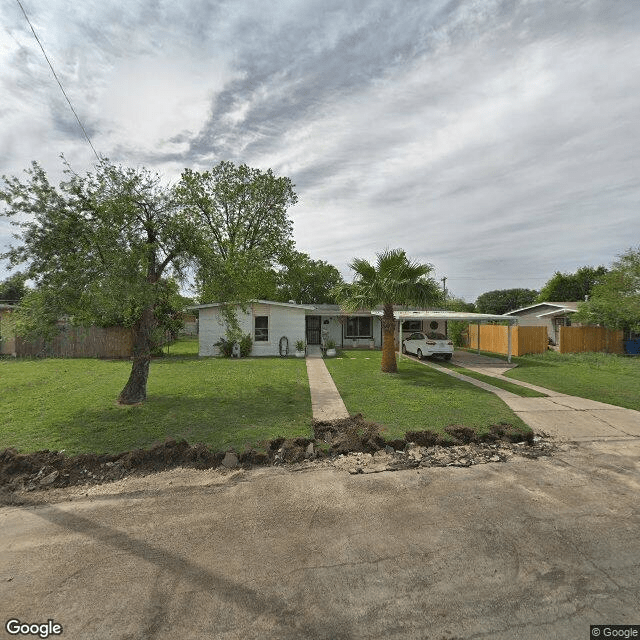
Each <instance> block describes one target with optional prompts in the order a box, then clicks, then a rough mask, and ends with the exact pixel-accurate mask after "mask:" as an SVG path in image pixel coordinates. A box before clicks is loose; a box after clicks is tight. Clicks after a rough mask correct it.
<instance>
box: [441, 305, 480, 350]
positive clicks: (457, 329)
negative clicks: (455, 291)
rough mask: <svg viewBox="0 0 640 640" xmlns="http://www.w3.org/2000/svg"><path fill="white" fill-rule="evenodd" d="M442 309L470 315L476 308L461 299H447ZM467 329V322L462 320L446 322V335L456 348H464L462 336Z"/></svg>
mask: <svg viewBox="0 0 640 640" xmlns="http://www.w3.org/2000/svg"><path fill="white" fill-rule="evenodd" d="M444 308H445V309H447V310H448V311H468V312H470V313H473V312H475V310H476V306H475V304H473V302H466V301H465V300H462V298H455V297H453V298H447V300H446V301H445V304H444ZM468 327H469V323H468V322H464V321H462V320H448V321H447V335H448V337H449V338H451V340H452V341H453V344H454V345H455V346H456V347H463V346H465V341H464V337H463V334H464V333H465V332H466V330H467V328H468Z"/></svg>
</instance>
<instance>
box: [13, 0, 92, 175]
mask: <svg viewBox="0 0 640 640" xmlns="http://www.w3.org/2000/svg"><path fill="white" fill-rule="evenodd" d="M16 2H17V3H18V5H19V6H20V9H22V13H23V14H24V17H25V20H26V21H27V23H28V24H29V27H30V28H31V32H32V33H33V37H34V38H35V39H36V42H37V43H38V44H39V45H40V49H42V54H43V55H44V58H45V60H46V61H47V63H48V64H49V68H50V69H51V73H53V77H54V78H55V79H56V82H57V83H58V86H59V87H60V91H62V95H63V96H64V97H65V98H66V100H67V102H68V103H69V107H70V108H71V111H73V115H74V116H75V117H76V120H77V121H78V124H79V125H80V128H81V129H82V133H84V137H85V138H86V139H87V142H88V143H89V146H90V147H91V150H92V151H93V154H94V155H95V157H96V158H97V159H98V162H99V163H102V162H103V160H102V158H100V156H99V155H98V152H97V151H96V150H95V148H94V146H93V144H92V143H91V139H90V138H89V134H88V133H87V132H86V130H85V128H84V127H83V126H82V122H80V118H79V117H78V114H77V113H76V110H75V109H74V108H73V105H72V104H71V100H69V96H68V95H67V92H66V91H65V90H64V87H63V86H62V82H60V79H59V78H58V75H57V74H56V71H55V69H54V68H53V65H52V64H51V61H50V60H49V57H48V56H47V52H46V51H45V50H44V47H43V46H42V42H40V38H38V35H37V34H36V31H35V29H34V28H33V25H32V24H31V20H29V16H28V15H27V12H26V11H25V10H24V7H23V6H22V3H21V2H20V0H16Z"/></svg>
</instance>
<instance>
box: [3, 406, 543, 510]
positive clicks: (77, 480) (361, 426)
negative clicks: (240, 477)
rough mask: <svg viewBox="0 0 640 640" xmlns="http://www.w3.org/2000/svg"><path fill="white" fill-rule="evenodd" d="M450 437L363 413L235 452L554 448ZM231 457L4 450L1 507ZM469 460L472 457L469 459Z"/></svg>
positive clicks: (457, 432)
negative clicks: (399, 427)
mask: <svg viewBox="0 0 640 640" xmlns="http://www.w3.org/2000/svg"><path fill="white" fill-rule="evenodd" d="M445 431H446V436H442V435H441V434H437V433H434V432H432V431H428V430H426V431H410V432H407V434H406V435H405V438H404V439H399V440H392V441H386V440H385V439H384V438H383V437H382V435H381V432H382V427H381V426H380V425H378V424H376V423H374V422H368V421H366V420H365V419H364V418H363V417H362V415H361V414H357V415H353V416H350V417H349V418H344V419H341V420H333V421H314V422H313V432H314V439H310V438H302V437H298V438H291V439H286V438H277V439H275V440H272V441H270V442H268V443H266V445H265V448H264V450H258V449H253V448H247V449H245V450H244V451H242V452H240V453H237V452H233V453H234V456H235V458H236V460H234V463H233V464H234V465H235V464H236V463H237V466H240V467H243V468H245V469H247V468H251V467H253V466H257V465H271V464H273V465H277V464H292V463H299V462H303V461H309V460H316V459H319V458H331V459H336V458H338V457H341V456H342V457H344V456H345V455H349V454H352V453H360V454H363V455H368V456H370V457H371V456H373V455H374V454H379V453H381V452H382V453H385V454H387V456H392V458H393V460H387V461H386V463H388V464H387V465H386V467H385V468H390V469H391V468H405V467H406V466H407V465H409V466H415V465H414V463H415V460H416V457H417V454H416V447H419V448H422V449H421V451H422V453H421V455H420V461H422V460H426V459H432V460H433V461H434V462H435V463H436V464H439V463H438V462H437V460H442V461H443V464H451V461H452V460H453V458H452V457H451V456H448V455H447V456H444V457H443V456H442V455H440V453H438V455H439V456H440V457H439V458H437V456H436V458H434V457H433V456H431V457H430V454H429V451H430V450H433V451H436V452H441V451H443V450H447V449H450V450H451V452H454V450H455V448H456V447H460V446H462V445H464V446H472V445H473V446H475V447H477V448H478V447H479V450H482V451H484V453H482V455H480V454H478V455H476V456H475V458H476V459H478V460H480V459H482V460H484V461H490V460H491V459H492V458H493V461H496V460H495V456H496V453H495V451H493V450H492V449H491V448H488V447H490V446H491V445H496V446H497V444H499V443H502V444H505V445H506V444H513V443H517V444H518V446H519V447H520V449H519V452H521V454H522V455H527V457H538V455H548V453H549V450H550V447H549V446H546V445H545V446H539V443H536V442H535V441H534V437H533V434H532V433H528V434H523V433H522V432H520V431H519V430H517V429H514V428H513V427H511V426H510V425H495V426H493V427H492V428H491V429H490V431H489V432H488V433H486V434H483V435H480V436H478V435H477V434H476V432H475V431H474V430H473V429H469V428H467V427H462V426H456V425H453V426H451V427H448V428H447V429H445ZM538 440H540V438H538ZM494 448H495V447H494ZM423 449H424V451H423ZM411 452H413V453H411ZM225 453H226V452H214V451H211V449H210V448H209V447H208V446H207V445H205V444H202V443H198V444H194V445H190V444H189V443H188V442H187V441H186V440H179V441H176V440H174V439H173V438H167V439H166V440H165V441H164V442H162V443H156V444H154V445H153V446H152V447H150V448H149V449H136V450H133V451H126V452H123V453H118V454H81V455H77V456H66V455H65V454H64V453H62V452H57V451H47V450H45V451H37V452H35V453H30V454H21V453H18V451H16V450H15V449H5V450H4V451H2V452H0V490H1V491H2V493H3V494H4V495H5V499H4V500H3V498H2V496H0V503H2V502H3V501H6V494H7V493H12V492H15V491H33V490H35V489H48V488H53V487H68V486H72V485H80V484H89V485H91V484H101V483H104V482H113V481H116V480H120V479H122V478H124V477H125V476H130V475H135V474H138V475H140V474H142V475H145V474H148V473H154V472H159V471H165V470H168V469H173V468H177V467H183V468H193V469H213V468H217V467H219V466H221V465H223V466H225V465H226V462H225V463H224V464H223V461H224V460H225ZM485 454H486V455H485ZM460 455H461V456H462V458H463V459H464V458H465V457H466V458H469V456H470V454H469V452H468V451H463V452H462V453H461V454H460ZM459 457H460V456H459ZM231 459H232V460H233V457H231ZM471 459H474V457H473V456H471ZM500 459H502V458H500ZM226 460H229V457H227V459H226ZM394 465H395V466H394ZM463 466H464V465H463Z"/></svg>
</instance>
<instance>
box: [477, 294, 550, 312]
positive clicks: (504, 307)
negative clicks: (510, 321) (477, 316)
mask: <svg viewBox="0 0 640 640" xmlns="http://www.w3.org/2000/svg"><path fill="white" fill-rule="evenodd" d="M537 296H538V292H537V291H534V290H533V289H495V290H493V291H487V292H486V293H483V294H482V295H480V296H478V299H477V300H476V310H477V311H478V313H491V314H497V315H502V314H504V313H507V311H513V310H514V309H520V308H521V307H527V306H529V305H530V304H534V302H535V301H536V298H537Z"/></svg>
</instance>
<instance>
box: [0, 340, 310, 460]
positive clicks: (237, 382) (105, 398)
mask: <svg viewBox="0 0 640 640" xmlns="http://www.w3.org/2000/svg"><path fill="white" fill-rule="evenodd" d="M196 345H197V341H196ZM176 346H177V348H176V349H175V350H173V349H170V352H171V355H172V356H174V355H175V356H176V357H169V358H160V359H157V360H154V361H153V362H152V364H151V369H150V374H149V382H148V386H147V401H146V402H145V403H144V404H143V405H141V406H138V407H120V406H118V405H116V402H115V400H116V398H117V396H118V394H119V392H120V390H121V389H122V387H123V386H124V384H125V382H126V381H127V378H128V375H129V372H130V369H131V363H130V362H128V361H105V360H90V359H44V360H35V359H34V360H31V359H30V360H0V396H1V397H2V398H3V402H2V403H1V405H0V450H2V449H4V448H6V447H15V448H17V449H18V450H19V451H20V452H23V453H27V452H30V451H36V450H40V449H51V450H61V449H64V450H65V451H66V452H67V453H68V454H75V453H81V452H98V453H116V452H119V451H124V450H128V449H134V448H142V447H148V446H150V445H151V444H152V443H153V442H156V441H158V440H160V441H162V440H164V439H165V438H166V437H167V436H171V437H174V438H176V439H178V438H185V439H186V440H187V441H189V442H190V443H195V442H204V443H206V444H208V445H210V446H211V447H212V448H213V449H214V450H225V449H228V448H230V447H234V448H236V449H239V450H242V449H243V448H244V447H245V445H247V444H249V445H252V446H255V445H258V446H259V445H260V443H262V442H264V441H266V440H269V439H272V438H275V437H279V436H285V437H295V436H299V435H302V436H307V437H308V436H310V435H311V400H310V396H309V383H308V380H307V374H306V367H305V362H304V360H298V359H295V358H291V359H289V358H287V359H280V358H243V359H241V360H224V359H218V358H203V359H199V358H196V357H193V356H189V355H188V354H189V353H192V351H193V341H192V340H191V341H189V340H183V341H180V342H179V343H177V345H176ZM181 351H182V352H181Z"/></svg>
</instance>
